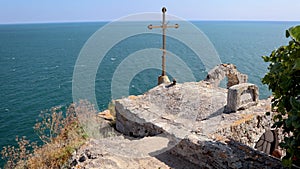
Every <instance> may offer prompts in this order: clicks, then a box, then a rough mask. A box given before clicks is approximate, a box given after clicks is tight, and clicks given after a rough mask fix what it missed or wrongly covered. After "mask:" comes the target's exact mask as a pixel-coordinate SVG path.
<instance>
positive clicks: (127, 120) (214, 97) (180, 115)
mask: <svg viewBox="0 0 300 169" xmlns="http://www.w3.org/2000/svg"><path fill="white" fill-rule="evenodd" d="M225 76H227V78H228V83H227V89H224V88H220V87H218V86H219V83H220V81H221V80H222V79H224V78H225ZM258 98H259V93H258V88H257V86H256V85H254V84H250V83H247V75H244V74H241V73H239V72H238V71H237V69H236V67H235V66H234V65H232V64H221V65H218V66H216V67H215V68H214V69H213V70H211V71H210V72H209V73H208V75H207V78H206V79H205V80H204V81H200V82H189V83H183V84H175V83H173V84H172V83H170V84H161V85H159V86H157V87H155V88H153V89H151V90H149V91H148V92H146V93H144V94H143V95H139V96H129V97H127V98H123V99H119V100H116V101H115V110H116V129H117V130H118V131H119V132H120V133H122V134H123V135H122V136H116V137H110V138H105V139H101V140H91V141H89V142H88V143H87V144H86V145H85V147H81V149H80V150H78V151H77V152H76V154H75V155H74V159H73V161H72V163H73V165H71V166H73V168H78V167H79V168H80V167H81V168H99V167H100V168H166V169H169V168H176V169H183V168H187V169H191V168H216V169H227V168H230V169H241V168H275V169H276V168H283V167H282V165H281V161H280V159H277V158H274V157H272V156H270V155H268V154H265V153H262V152H259V151H257V150H255V149H254V148H253V147H254V146H255V144H256V142H257V141H258V140H259V138H260V136H261V135H262V134H263V133H264V132H265V131H266V130H269V129H270V128H271V125H272V124H271V123H272V120H271V117H272V113H271V116H266V115H265V112H269V111H270V105H271V103H270V99H267V100H259V99H258ZM101 115H102V114H101ZM105 118H107V117H106V116H105ZM279 139H280V138H279ZM281 139H282V138H281ZM72 163H71V164H72Z"/></svg>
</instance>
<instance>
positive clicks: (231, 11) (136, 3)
mask: <svg viewBox="0 0 300 169" xmlns="http://www.w3.org/2000/svg"><path fill="white" fill-rule="evenodd" d="M163 6H166V7H167V9H168V11H167V12H168V14H172V15H175V16H178V17H180V18H183V19H187V20H255V21H300V0H0V24H6V23H41V22H42V23H47V22H83V21H112V20H117V19H118V18H120V17H124V16H127V15H131V14H136V13H143V12H160V11H161V8H162V7H163Z"/></svg>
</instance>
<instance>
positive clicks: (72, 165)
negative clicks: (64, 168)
mask: <svg viewBox="0 0 300 169" xmlns="http://www.w3.org/2000/svg"><path fill="white" fill-rule="evenodd" d="M77 164H78V162H77V160H76V159H74V160H73V161H72V162H71V164H70V166H71V167H74V166H76V165H77Z"/></svg>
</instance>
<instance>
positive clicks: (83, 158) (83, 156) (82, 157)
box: [78, 154, 86, 163]
mask: <svg viewBox="0 0 300 169" xmlns="http://www.w3.org/2000/svg"><path fill="white" fill-rule="evenodd" d="M85 160H86V157H85V155H84V154H83V155H81V157H80V158H79V160H78V161H79V162H81V163H82V162H84V161H85Z"/></svg>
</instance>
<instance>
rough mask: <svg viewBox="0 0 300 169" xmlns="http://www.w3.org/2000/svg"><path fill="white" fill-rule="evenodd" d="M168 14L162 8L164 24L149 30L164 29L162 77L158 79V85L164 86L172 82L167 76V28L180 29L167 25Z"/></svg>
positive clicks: (149, 27)
mask: <svg viewBox="0 0 300 169" xmlns="http://www.w3.org/2000/svg"><path fill="white" fill-rule="evenodd" d="M166 12H167V9H166V8H165V7H163V8H162V24H161V25H158V26H154V25H149V26H148V29H150V30H151V29H155V28H161V29H162V41H163V43H162V51H163V55H162V74H161V76H159V77H158V85H160V84H162V83H168V82H170V80H169V78H168V76H167V75H166V54H167V51H166V29H167V28H179V25H178V24H175V25H168V24H167V23H166V15H165V13H166Z"/></svg>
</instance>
